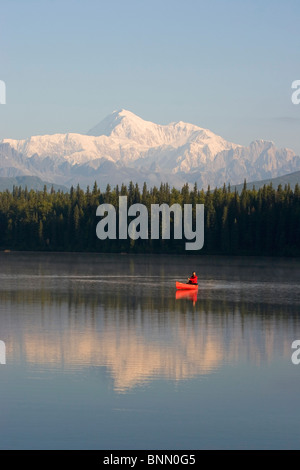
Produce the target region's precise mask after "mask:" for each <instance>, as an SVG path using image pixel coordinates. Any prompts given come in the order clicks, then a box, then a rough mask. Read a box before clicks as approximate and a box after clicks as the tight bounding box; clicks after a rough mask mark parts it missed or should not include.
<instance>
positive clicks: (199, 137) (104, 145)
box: [0, 109, 300, 187]
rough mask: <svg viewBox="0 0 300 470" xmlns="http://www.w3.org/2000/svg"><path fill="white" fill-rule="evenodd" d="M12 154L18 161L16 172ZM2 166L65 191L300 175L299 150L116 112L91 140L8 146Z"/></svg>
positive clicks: (0, 172)
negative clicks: (99, 184)
mask: <svg viewBox="0 0 300 470" xmlns="http://www.w3.org/2000/svg"><path fill="white" fill-rule="evenodd" d="M8 149H9V150H8ZM7 152H8V153H9V154H10V156H11V158H12V159H13V155H14V158H17V159H18V162H17V163H16V162H13V161H11V166H9V162H8V161H7V158H8V157H7ZM13 152H15V153H13ZM1 155H2V156H3V158H1ZM16 156H17V157H16ZM4 157H5V158H4ZM0 163H1V164H2V166H1V167H0V176H7V173H8V169H7V168H8V166H9V168H10V170H9V171H10V175H13V176H15V174H31V175H35V176H38V177H40V178H43V179H47V180H49V181H54V182H58V183H60V184H70V183H71V184H72V183H74V182H75V181H77V182H81V184H86V183H87V184H90V183H91V182H92V180H95V179H96V178H98V179H100V180H101V181H106V182H108V181H110V182H111V183H112V184H116V183H121V182H124V183H126V182H128V180H130V179H133V180H135V181H137V182H141V181H143V180H145V181H148V182H149V183H150V184H158V183H159V182H160V181H169V182H170V183H171V184H175V185H177V186H178V185H180V184H182V183H184V182H186V181H188V182H189V181H191V182H194V181H197V182H198V184H200V185H201V186H204V187H205V186H207V185H208V184H211V185H222V184H223V183H224V182H226V183H228V182H231V183H232V184H238V183H240V182H241V181H243V179H244V178H247V179H250V178H251V179H262V178H268V177H276V176H279V175H280V174H284V173H288V172H292V171H297V170H299V169H300V158H299V157H297V156H296V155H295V154H294V152H293V151H292V150H289V149H280V150H279V149H277V148H276V147H275V145H274V143H273V142H266V141H262V140H258V141H255V142H252V143H251V144H250V146H249V147H243V146H241V145H238V144H234V143H232V142H228V141H226V140H225V139H223V138H222V137H220V136H218V135H216V134H214V133H213V132H211V131H210V130H208V129H203V128H201V127H198V126H196V125H193V124H188V123H184V122H182V121H180V122H173V123H170V124H167V125H159V124H155V123H153V122H150V121H144V120H143V119H141V118H140V117H138V116H136V115H135V114H133V113H132V112H130V111H126V110H124V109H122V110H120V111H114V112H113V113H112V114H110V115H109V116H107V117H106V118H105V119H104V120H103V121H101V122H100V123H99V124H97V125H96V126H95V127H93V128H92V129H90V131H89V132H88V133H87V134H75V133H67V134H54V135H40V136H33V137H30V138H28V139H23V140H13V139H3V140H2V141H0ZM16 172H17V173H16ZM75 184H76V183H75Z"/></svg>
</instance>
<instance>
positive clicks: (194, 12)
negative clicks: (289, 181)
mask: <svg viewBox="0 0 300 470" xmlns="http://www.w3.org/2000/svg"><path fill="white" fill-rule="evenodd" d="M299 22H300V2H299V0H284V1H276V0H275V1H274V0H272V1H271V0H270V1H269V0H259V1H257V0H251V1H249V0H244V1H240V0H236V1H233V0H231V1H226V0H222V1H221V0H209V1H201V0H197V1H193V0H182V1H178V0H158V1H157V0H149V1H144V0H128V1H125V0H109V1H99V0H98V1H96V0H95V1H92V0H85V1H76V0H72V1H71V0H59V1H56V0H36V1H32V0H27V1H24V0H23V1H19V0H10V1H8V0H7V1H6V0H2V1H1V3H0V45H1V48H0V59H1V67H0V80H4V81H5V83H6V87H7V104H6V105H0V124H1V125H0V138H5V137H12V138H24V137H28V136H30V135H35V134H46V133H49V134H52V133H64V132H81V133H85V132H87V131H88V129H89V128H91V127H93V126H94V125H95V124H96V123H98V122H99V121H100V120H102V119H103V118H104V117H105V116H106V115H107V114H109V113H111V112H112V111H114V110H115V109H120V108H125V109H129V110H130V111H132V112H134V113H136V114H138V115H139V116H141V117H142V118H143V119H146V120H150V121H154V122H157V123H160V124H166V123H168V122H171V121H180V120H181V121H187V122H192V123H194V124H197V125H199V126H201V127H205V128H209V129H211V130H212V131H214V132H216V133H217V134H219V135H222V136H223V137H225V138H226V139H228V140H232V141H234V142H236V143H241V144H248V143H249V142H250V141H251V140H254V139H260V138H262V139H266V140H273V141H274V142H275V143H276V144H277V145H278V146H287V147H291V148H293V149H294V150H296V151H297V152H299V154H300V139H299V135H300V133H299V129H300V105H293V104H292V101H291V95H292V89H291V84H292V82H293V81H294V80H300V27H299Z"/></svg>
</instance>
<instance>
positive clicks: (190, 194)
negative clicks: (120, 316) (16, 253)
mask: <svg viewBox="0 0 300 470" xmlns="http://www.w3.org/2000/svg"><path fill="white" fill-rule="evenodd" d="M119 196H127V197H128V205H132V204H134V203H141V204H144V205H145V206H146V207H147V208H148V210H149V213H150V209H151V204H162V203H166V204H168V205H170V206H171V205H172V204H174V203H179V204H180V205H181V206H182V207H183V205H184V204H192V205H193V208H195V207H196V204H204V211H205V216H204V217H205V231H204V234H205V235H204V247H203V248H202V249H201V250H199V251H191V252H186V251H185V248H184V246H185V244H184V240H174V239H172V231H171V239H170V240H163V239H161V238H160V239H159V240H151V239H149V240H141V239H138V240H132V239H131V238H128V239H127V240H110V239H106V240H99V239H98V238H97V236H96V225H97V223H98V221H99V218H98V217H96V209H97V207H98V206H99V205H100V204H103V203H109V204H112V205H114V207H115V208H116V209H117V208H118V201H119ZM129 220H130V218H129ZM0 250H1V251H5V250H26V251H28V250H30V251H35V250H37V251H78V252H103V253H109V252H117V253H186V254H199V255H201V254H224V255H267V256H270V255H271V256H274V255H275V256H299V255H300V187H299V185H296V186H295V188H294V190H292V189H291V188H290V186H289V185H286V186H285V187H282V186H281V185H279V186H278V188H277V189H275V188H273V187H272V185H267V186H266V185H265V186H263V187H262V188H260V189H259V190H256V189H255V188H254V187H253V188H252V189H247V185H246V181H245V183H244V188H243V190H242V191H241V192H240V193H239V192H238V191H237V190H236V189H234V190H232V189H231V188H230V186H226V185H224V186H223V188H216V189H214V190H211V189H210V187H208V189H207V191H204V190H199V189H198V188H197V184H195V185H194V187H193V188H190V187H189V185H188V184H185V185H184V186H183V187H182V188H181V190H179V189H176V188H174V187H172V188H171V187H170V186H169V185H168V184H161V186H160V187H159V188H158V187H153V188H148V187H147V185H146V184H144V186H143V187H142V188H140V187H139V186H138V185H137V184H134V183H132V182H131V183H130V184H129V185H128V186H125V185H124V184H123V185H121V186H120V187H119V186H116V187H115V188H112V187H111V186H110V185H109V184H108V185H107V187H106V189H105V191H101V190H100V188H99V187H98V185H97V183H96V182H95V184H94V186H93V188H89V187H87V189H86V190H85V191H84V190H83V189H81V188H80V187H79V185H78V186H77V187H76V188H74V187H72V188H71V189H70V191H69V192H62V191H55V190H54V189H53V188H51V189H50V191H48V190H47V187H44V189H43V190H42V191H34V190H30V191H28V190H27V189H26V188H25V189H22V188H21V187H17V186H15V187H14V188H13V191H11V192H10V191H8V190H6V191H3V192H0Z"/></svg>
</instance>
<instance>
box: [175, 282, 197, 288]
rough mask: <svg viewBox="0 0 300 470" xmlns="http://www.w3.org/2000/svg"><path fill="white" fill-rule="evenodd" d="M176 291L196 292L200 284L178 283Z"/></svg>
mask: <svg viewBox="0 0 300 470" xmlns="http://www.w3.org/2000/svg"><path fill="white" fill-rule="evenodd" d="M176 289H185V290H196V289H198V284H184V283H183V282H176Z"/></svg>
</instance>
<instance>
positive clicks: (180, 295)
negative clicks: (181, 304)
mask: <svg viewBox="0 0 300 470" xmlns="http://www.w3.org/2000/svg"><path fill="white" fill-rule="evenodd" d="M197 294H198V291H190V290H177V291H176V295H175V298H176V300H179V299H188V300H192V301H193V305H195V304H196V302H197Z"/></svg>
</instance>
